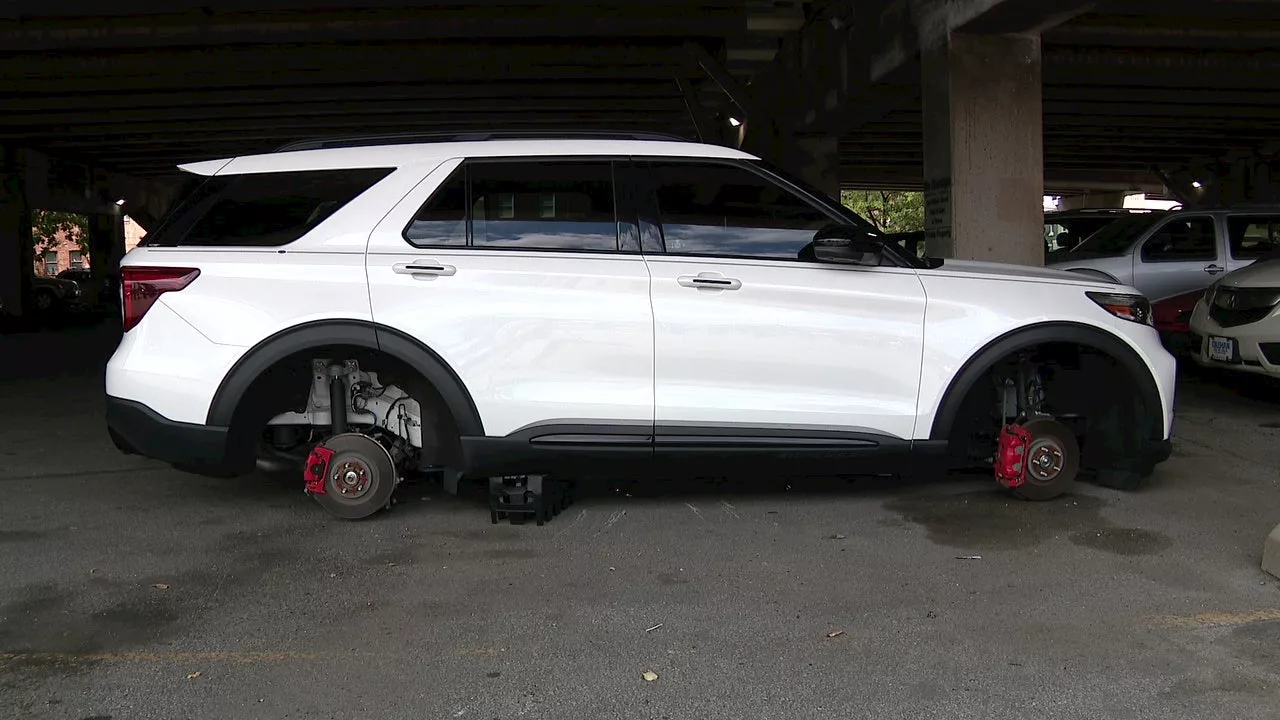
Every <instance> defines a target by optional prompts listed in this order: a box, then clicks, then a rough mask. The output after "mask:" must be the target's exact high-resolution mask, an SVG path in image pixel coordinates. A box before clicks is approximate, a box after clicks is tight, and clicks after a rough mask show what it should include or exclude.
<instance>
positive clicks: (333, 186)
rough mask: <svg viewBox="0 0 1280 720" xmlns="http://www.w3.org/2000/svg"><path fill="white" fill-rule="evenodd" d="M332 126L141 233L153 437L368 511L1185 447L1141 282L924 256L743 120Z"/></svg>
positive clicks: (133, 311)
mask: <svg viewBox="0 0 1280 720" xmlns="http://www.w3.org/2000/svg"><path fill="white" fill-rule="evenodd" d="M317 145H318V147H314V148H312V149H293V150H285V151H281V152H278V153H273V154H266V155H257V156H251V157H236V158H233V159H230V160H220V161H216V162H202V163H196V164H192V165H187V166H184V167H183V170H184V171H186V172H187V173H191V174H193V175H197V176H207V177H206V178H204V179H203V181H202V183H200V184H199V185H198V187H197V189H196V190H195V191H194V192H193V194H191V195H190V197H188V198H187V199H186V200H184V201H183V202H181V203H179V204H178V205H177V206H176V207H175V209H174V210H173V211H172V212H171V213H170V215H169V217H168V218H167V219H166V220H164V221H163V222H162V223H161V225H160V227H158V228H157V229H156V230H155V231H154V232H153V233H151V234H150V235H148V236H147V238H146V241H145V242H144V243H143V244H142V245H141V246H140V247H138V248H137V249H136V250H134V251H132V252H130V253H129V255H128V256H127V257H126V258H125V261H124V263H123V268H122V282H123V294H124V327H125V331H126V332H125V334H124V338H123V340H122V342H121V344H120V347H119V349H117V351H116V353H115V355H114V357H113V358H112V359H111V362H110V364H109V366H108V368H107V388H106V389H107V394H108V396H109V397H108V406H107V420H108V424H109V426H110V429H111V434H112V436H113V438H115V440H116V443H117V445H118V446H119V447H120V448H121V449H123V450H125V451H127V452H137V453H141V454H144V455H148V456H151V457H155V458H159V459H162V460H165V461H168V462H170V463H172V464H173V465H175V466H177V467H179V468H183V469H187V470H190V471H193V472H200V473H205V474H217V475H225V474H240V473H248V472H251V471H253V470H254V468H255V466H257V465H258V464H259V463H260V462H263V461H265V460H274V461H279V460H280V459H282V458H283V459H284V461H286V462H291V463H296V467H297V468H298V469H299V470H301V471H302V472H303V474H304V475H305V478H306V487H307V489H308V491H309V492H311V493H312V494H313V495H314V496H315V497H316V499H318V500H319V501H320V502H321V503H322V504H323V505H324V506H325V507H326V508H327V509H329V510H330V511H332V512H333V513H335V514H337V515H339V516H341V517H363V516H366V515H369V514H371V513H373V512H376V511H377V510H378V509H379V508H381V507H384V506H386V505H387V504H388V502H389V501H390V498H391V495H392V491H393V489H394V487H395V485H396V484H397V483H398V482H399V481H400V480H401V479H403V478H404V477H405V476H406V474H409V473H413V472H419V471H425V470H433V471H445V477H446V483H447V485H448V486H449V487H450V488H454V487H456V481H457V479H458V478H460V477H461V478H476V479H479V478H489V479H490V486H491V489H492V495H491V497H492V502H493V503H494V505H493V509H494V512H495V515H494V517H495V519H496V518H497V517H498V516H499V515H502V514H510V515H512V516H521V513H526V512H527V513H532V514H534V515H535V516H536V517H538V518H539V519H543V518H544V517H545V516H547V515H548V514H549V513H550V512H552V511H554V510H555V509H556V508H557V507H561V506H563V504H564V500H565V497H566V496H565V494H564V493H563V492H562V490H563V488H564V484H563V483H564V482H565V480H566V479H568V478H580V477H584V476H596V475H657V476H662V477H671V476H677V475H679V476H689V475H692V476H706V475H724V474H732V473H736V472H740V471H744V470H749V471H751V472H757V473H777V474H784V475H791V476H795V475H803V474H823V475H826V474H863V473H898V472H907V471H909V470H911V469H912V468H915V469H916V470H917V471H918V470H920V469H922V468H925V469H934V468H941V467H946V466H955V465H969V464H972V463H973V462H974V461H981V462H985V463H992V462H994V463H995V465H996V468H995V469H996V473H997V476H998V478H999V479H1000V480H1001V481H1002V482H1003V483H1004V484H1006V485H1007V486H1009V487H1013V488H1015V490H1016V492H1018V493H1019V494H1021V495H1022V496H1024V497H1028V498H1033V499H1042V498H1049V497H1054V496H1056V495H1059V494H1061V493H1062V492H1063V491H1064V490H1065V489H1066V488H1067V487H1068V486H1069V485H1070V483H1071V482H1072V481H1073V479H1074V478H1075V476H1076V474H1077V471H1078V470H1080V469H1082V468H1083V469H1087V470H1089V471H1096V472H1098V473H1100V476H1101V477H1102V478H1103V481H1104V482H1106V481H1107V480H1106V478H1107V477H1111V478H1113V481H1112V482H1114V483H1116V484H1130V485H1132V484H1133V483H1134V482H1136V481H1137V479H1138V478H1140V477H1142V476H1144V475H1146V474H1148V473H1149V472H1150V471H1151V469H1152V468H1153V467H1154V465H1155V463H1157V462H1160V461H1162V460H1164V459H1165V458H1167V457H1168V455H1169V452H1170V442H1169V437H1170V428H1171V425H1172V422H1173V383H1174V361H1173V359H1172V358H1171V357H1170V356H1169V354H1168V353H1166V352H1165V351H1164V349H1162V347H1161V345H1160V341H1159V338H1158V337H1157V334H1156V331H1155V330H1154V329H1153V328H1152V327H1151V324H1150V322H1151V314H1150V309H1149V307H1148V304H1147V302H1146V300H1145V299H1144V298H1143V297H1142V296H1141V295H1140V294H1138V293H1137V292H1136V291H1134V290H1133V289H1132V288H1127V287H1123V286H1118V285H1115V284H1110V283H1106V282H1103V281H1101V280H1096V279H1092V278H1089V277H1084V276H1081V275H1078V274H1074V273H1064V272H1055V271H1050V270H1044V269H1040V268H1030V267H1015V266H1004V265H995V264H981V263H972V262H958V261H950V260H949V261H947V262H946V263H945V265H944V264H942V263H941V262H940V261H936V260H919V259H916V258H913V257H909V256H907V255H906V254H904V253H902V252H901V251H900V250H898V249H896V248H895V247H894V246H892V245H891V244H889V243H885V242H883V238H882V236H880V235H879V234H878V233H877V232H876V231H875V230H874V229H873V228H872V227H871V226H870V225H868V224H867V223H865V222H864V221H862V220H861V219H860V218H858V217H857V216H856V215H853V214H852V213H850V212H849V211H848V210H846V209H844V208H843V207H841V206H840V205H839V204H837V203H835V202H833V201H832V200H831V199H830V198H828V197H825V196H823V195H822V194H821V193H819V192H815V191H813V190H810V189H807V188H806V187H804V186H803V184H802V183H800V182H798V181H796V180H792V179H789V178H787V177H785V176H783V175H781V174H779V173H778V172H776V171H773V170H770V169H769V168H767V167H765V166H764V165H763V164H762V163H761V162H760V161H759V160H757V159H756V158H753V157H751V156H750V155H747V154H745V153H742V152H739V151H737V150H733V149H728V148H724V147H718V146H710V145H699V144H692V143H685V142H677V141H664V140H654V139H651V138H650V139H643V138H637V137H614V138H609V139H605V138H574V137H572V136H569V137H559V138H557V139H529V138H503V139H493V138H488V139H482V140H474V141H463V142H458V141H445V142H416V143H399V144H386V143H385V141H381V142H380V141H377V140H373V141H359V140H356V141H348V142H345V143H328V144H326V143H318V144H317ZM1115 478H1128V479H1127V480H1114V479H1115Z"/></svg>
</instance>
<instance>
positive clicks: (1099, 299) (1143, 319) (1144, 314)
mask: <svg viewBox="0 0 1280 720" xmlns="http://www.w3.org/2000/svg"><path fill="white" fill-rule="evenodd" d="M1085 294H1086V295H1088V296H1089V299H1090V300H1092V301H1094V302H1096V303H1098V307H1100V308H1102V309H1103V310H1106V311H1107V312H1109V313H1111V314H1112V315H1115V316H1116V317H1118V318H1120V319H1121V320H1128V321H1129V322H1136V323H1141V324H1143V325H1154V324H1155V322H1154V320H1153V319H1152V317H1151V302H1150V301H1149V300H1147V298H1146V297H1144V296H1142V295H1126V294H1122V293H1101V292H1091V293H1085Z"/></svg>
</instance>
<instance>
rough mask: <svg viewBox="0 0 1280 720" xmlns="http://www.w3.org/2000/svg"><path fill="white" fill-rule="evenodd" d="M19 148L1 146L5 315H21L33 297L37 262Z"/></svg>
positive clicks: (0, 271)
mask: <svg viewBox="0 0 1280 720" xmlns="http://www.w3.org/2000/svg"><path fill="white" fill-rule="evenodd" d="M17 153H18V151H17V150H14V149H12V148H0V303H3V306H4V307H3V310H0V314H3V315H21V314H22V310H23V307H24V305H25V303H26V300H27V298H29V297H31V274H32V272H33V271H34V270H33V265H32V264H33V263H34V262H35V260H34V257H33V253H34V249H33V248H32V237H31V207H30V206H29V205H28V203H27V188H26V183H25V181H24V179H23V174H22V165H21V163H20V162H19V161H18V157H17Z"/></svg>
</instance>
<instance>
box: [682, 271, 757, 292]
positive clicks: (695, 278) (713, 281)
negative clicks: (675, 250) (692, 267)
mask: <svg viewBox="0 0 1280 720" xmlns="http://www.w3.org/2000/svg"><path fill="white" fill-rule="evenodd" d="M676 282H678V283H680V284H681V285H683V286H684V287H691V288H697V289H699V290H737V289H738V288H740V287H742V281H741V280H739V279H737V278H728V277H725V276H723V275H721V274H720V273H709V272H703V273H698V274H697V275H681V276H680V277H678V278H676Z"/></svg>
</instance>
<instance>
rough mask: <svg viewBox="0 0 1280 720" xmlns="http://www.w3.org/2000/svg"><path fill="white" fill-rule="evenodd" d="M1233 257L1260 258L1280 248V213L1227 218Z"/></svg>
mask: <svg viewBox="0 0 1280 720" xmlns="http://www.w3.org/2000/svg"><path fill="white" fill-rule="evenodd" d="M1227 236H1228V238H1229V239H1230V241H1231V257H1233V258H1239V259H1252V258H1260V257H1263V256H1265V255H1270V254H1272V253H1274V252H1275V251H1276V250H1277V249H1280V215H1272V216H1266V215H1250V216H1242V217H1232V218H1228V219H1227Z"/></svg>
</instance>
